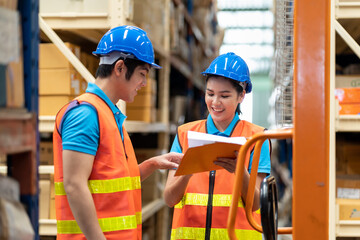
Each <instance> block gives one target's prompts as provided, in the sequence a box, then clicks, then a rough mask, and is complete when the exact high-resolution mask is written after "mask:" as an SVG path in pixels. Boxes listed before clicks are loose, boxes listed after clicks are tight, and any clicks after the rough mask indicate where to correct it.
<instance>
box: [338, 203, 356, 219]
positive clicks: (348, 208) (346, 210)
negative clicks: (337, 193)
mask: <svg viewBox="0 0 360 240" xmlns="http://www.w3.org/2000/svg"><path fill="white" fill-rule="evenodd" d="M336 203H337V204H338V205H339V220H357V221H359V220H360V199H339V198H338V199H336Z"/></svg>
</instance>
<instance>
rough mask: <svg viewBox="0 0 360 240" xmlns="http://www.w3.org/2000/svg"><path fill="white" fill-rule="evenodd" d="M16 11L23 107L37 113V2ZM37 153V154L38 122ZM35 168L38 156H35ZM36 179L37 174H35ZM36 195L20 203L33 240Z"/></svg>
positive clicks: (23, 0)
mask: <svg viewBox="0 0 360 240" xmlns="http://www.w3.org/2000/svg"><path fill="white" fill-rule="evenodd" d="M18 9H19V12H20V16H21V26H22V36H23V60H24V86H25V106H26V108H27V110H28V111H29V112H32V113H35V114H36V116H38V113H39V111H38V110H39V104H38V102H39V67H38V65H39V63H38V62H39V61H38V59H39V42H40V40H39V36H40V35H39V20H38V19H39V0H19V5H18ZM35 130H36V132H37V134H36V138H37V152H39V131H38V122H37V124H36V127H35ZM36 158H37V159H36V162H37V166H39V155H38V154H36ZM37 179H39V178H38V174H37ZM37 182H38V181H37ZM37 189H38V191H37V194H36V195H22V196H21V202H22V203H24V204H25V205H26V206H27V213H28V214H29V218H30V221H31V223H32V225H33V227H34V232H35V238H34V239H35V240H38V239H39V186H38V187H37Z"/></svg>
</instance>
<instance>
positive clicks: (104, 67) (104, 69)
mask: <svg viewBox="0 0 360 240" xmlns="http://www.w3.org/2000/svg"><path fill="white" fill-rule="evenodd" d="M119 60H124V58H123V57H120V58H118V59H117V60H116V61H115V62H114V63H113V64H111V65H110V64H101V65H100V66H99V67H98V69H97V70H96V74H95V78H97V77H100V78H106V77H109V76H110V75H111V73H112V71H113V70H114V67H115V64H116V62H117V61H119ZM124 64H125V66H126V68H127V72H126V75H125V78H126V79H127V80H130V78H131V76H132V75H133V73H134V70H135V68H137V67H138V66H142V65H145V64H146V63H145V62H143V61H140V60H138V59H133V58H126V59H125V60H124Z"/></svg>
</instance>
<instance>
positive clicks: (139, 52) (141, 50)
mask: <svg viewBox="0 0 360 240" xmlns="http://www.w3.org/2000/svg"><path fill="white" fill-rule="evenodd" d="M115 51H116V52H121V53H124V54H125V55H127V56H134V57H133V58H135V59H138V60H140V61H143V62H146V63H148V64H150V65H151V66H152V67H154V68H157V69H159V68H161V67H160V66H159V65H157V64H155V62H154V49H153V46H152V43H151V41H150V39H149V38H148V36H147V35H146V32H145V31H144V30H142V29H140V28H138V27H134V26H126V25H125V26H119V27H115V28H112V29H110V30H109V31H107V32H106V33H105V34H104V36H103V37H102V38H101V40H100V42H99V44H98V46H97V48H96V51H93V54H94V55H95V56H98V57H102V56H107V55H109V54H110V53H112V52H115Z"/></svg>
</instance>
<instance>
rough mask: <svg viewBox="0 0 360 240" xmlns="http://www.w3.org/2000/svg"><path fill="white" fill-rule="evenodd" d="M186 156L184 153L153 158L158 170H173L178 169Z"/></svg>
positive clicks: (172, 153)
mask: <svg viewBox="0 0 360 240" xmlns="http://www.w3.org/2000/svg"><path fill="white" fill-rule="evenodd" d="M183 156H184V154H182V153H174V152H171V153H166V154H163V155H160V156H157V157H153V159H154V161H155V164H156V169H173V168H178V167H179V163H180V161H181V159H182V157H183Z"/></svg>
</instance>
